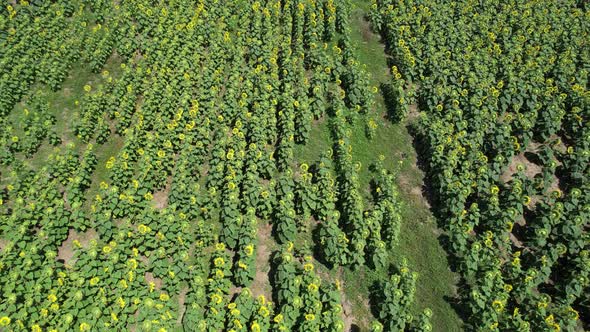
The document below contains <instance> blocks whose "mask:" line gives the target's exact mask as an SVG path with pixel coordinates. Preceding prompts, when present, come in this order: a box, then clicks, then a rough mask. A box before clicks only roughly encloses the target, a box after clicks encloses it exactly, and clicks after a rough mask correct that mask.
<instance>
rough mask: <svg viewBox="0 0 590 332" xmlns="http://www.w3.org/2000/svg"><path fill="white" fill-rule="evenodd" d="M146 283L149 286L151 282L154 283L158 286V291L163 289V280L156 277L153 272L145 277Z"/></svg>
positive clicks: (147, 273)
mask: <svg viewBox="0 0 590 332" xmlns="http://www.w3.org/2000/svg"><path fill="white" fill-rule="evenodd" d="M144 278H145V281H146V283H147V284H148V285H149V283H150V282H153V283H154V284H155V285H156V287H155V288H156V289H158V290H159V289H162V279H160V278H156V277H154V274H153V273H151V272H146V273H145V275H144Z"/></svg>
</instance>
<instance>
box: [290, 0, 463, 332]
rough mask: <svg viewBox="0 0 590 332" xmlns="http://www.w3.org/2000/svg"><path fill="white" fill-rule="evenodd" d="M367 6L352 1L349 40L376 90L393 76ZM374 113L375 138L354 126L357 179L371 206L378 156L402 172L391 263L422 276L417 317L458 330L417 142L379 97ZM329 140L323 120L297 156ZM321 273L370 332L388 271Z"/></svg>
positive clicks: (308, 158)
mask: <svg viewBox="0 0 590 332" xmlns="http://www.w3.org/2000/svg"><path fill="white" fill-rule="evenodd" d="M369 6H370V3H368V2H365V1H362V0H354V1H353V12H352V17H351V20H350V24H351V37H352V40H353V43H354V45H355V47H356V55H357V57H358V59H359V61H360V62H361V63H362V64H363V65H364V66H365V69H366V70H367V72H369V73H370V74H371V84H372V85H373V86H377V87H378V86H379V85H380V84H381V83H387V82H388V81H389V79H390V77H389V69H388V65H387V60H386V54H385V51H384V47H383V45H382V44H381V43H380V41H379V40H380V38H379V36H378V35H376V34H374V33H372V32H371V31H370V30H369V24H368V22H366V20H365V19H364V13H366V12H367V11H368V8H369ZM375 112H376V115H378V117H377V118H378V119H379V121H378V122H379V128H378V129H377V133H376V135H375V139H374V140H372V141H370V140H368V139H367V138H366V136H365V128H364V123H363V121H362V120H359V121H358V122H357V123H356V125H355V126H354V128H353V132H352V141H353V143H352V144H353V155H354V161H355V162H357V161H358V162H361V164H362V165H363V167H362V170H361V172H360V174H359V180H360V185H361V188H362V191H363V194H364V196H365V198H367V200H366V201H365V202H366V204H365V206H368V202H369V201H368V199H369V198H370V194H369V183H370V180H371V178H372V174H371V173H370V172H369V170H368V166H369V165H370V164H372V163H373V162H374V161H375V160H376V159H377V157H378V156H379V155H384V156H385V162H384V163H385V165H386V166H387V167H388V168H389V169H390V170H395V171H396V172H397V174H398V187H399V192H400V197H401V198H402V200H403V201H402V216H403V224H402V227H401V236H400V243H399V245H398V247H397V248H394V249H393V250H392V252H391V253H390V257H389V262H390V263H391V264H395V263H396V262H399V261H400V260H401V259H402V258H404V257H405V258H406V259H407V260H408V264H409V267H410V269H411V270H413V271H416V272H418V273H419V278H418V282H417V290H416V296H415V303H414V308H413V309H414V313H415V314H416V315H417V314H418V313H419V312H421V311H422V310H423V309H424V308H426V307H428V308H431V309H432V310H433V312H434V316H433V318H432V323H433V327H434V330H435V331H460V330H461V329H462V322H461V319H460V318H459V316H458V315H457V313H456V312H455V311H454V309H453V308H452V307H451V305H450V304H449V302H448V301H447V297H448V298H451V297H454V292H455V290H454V286H455V280H456V275H455V274H454V273H453V272H452V271H451V270H450V267H449V265H448V262H447V258H446V252H445V251H444V249H443V248H442V247H441V245H440V243H439V241H438V234H439V231H438V229H437V227H436V223H435V221H434V217H433V216H432V214H431V212H430V210H429V207H428V204H427V202H426V199H425V198H424V197H422V195H421V191H422V186H423V180H424V179H423V178H424V175H423V173H422V172H421V171H420V169H419V168H418V167H417V165H416V164H417V156H416V152H415V150H414V147H413V145H412V141H413V138H412V136H411V135H410V134H409V133H408V130H407V125H409V124H410V123H409V122H403V123H399V124H394V123H391V122H390V121H389V120H387V119H386V117H385V115H386V108H385V104H384V101H383V97H382V96H381V95H378V96H377V98H376V103H375ZM331 142H332V140H331V136H330V130H329V127H328V125H327V121H320V122H319V123H318V124H315V125H314V127H313V129H312V132H311V135H310V142H309V143H308V144H307V145H305V146H297V147H296V149H295V158H296V160H298V161H300V162H308V163H313V162H316V161H317V160H318V158H319V155H320V153H322V152H323V151H325V150H326V149H328V148H330V147H331ZM319 270H320V271H322V274H327V275H329V276H330V277H331V278H338V279H341V281H342V282H343V285H344V294H345V298H346V300H348V301H350V306H351V310H352V315H353V316H354V322H353V324H354V325H356V326H357V327H359V328H360V329H361V331H366V330H368V327H369V324H370V322H371V321H372V320H373V319H374V318H373V316H372V314H371V311H370V308H369V305H368V299H369V297H368V293H369V288H370V287H371V285H373V284H374V283H376V282H378V281H380V280H384V279H385V278H388V275H387V272H386V271H371V270H370V269H367V268H362V269H360V270H359V271H351V270H350V269H348V268H343V269H339V270H336V269H335V270H333V271H328V270H327V269H326V268H325V267H320V268H319Z"/></svg>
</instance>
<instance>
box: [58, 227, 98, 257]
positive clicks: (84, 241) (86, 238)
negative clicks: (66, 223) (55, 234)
mask: <svg viewBox="0 0 590 332" xmlns="http://www.w3.org/2000/svg"><path fill="white" fill-rule="evenodd" d="M96 239H98V233H96V231H95V230H94V229H89V230H87V231H86V232H83V233H78V232H76V231H75V230H74V229H70V231H69V232H68V238H67V239H66V240H65V241H64V242H63V243H62V244H61V246H59V247H58V248H57V259H58V260H63V261H64V264H66V265H73V264H74V263H75V260H74V253H75V248H76V246H75V245H74V241H78V242H80V245H81V246H82V247H83V248H87V247H88V244H89V243H90V241H91V240H96Z"/></svg>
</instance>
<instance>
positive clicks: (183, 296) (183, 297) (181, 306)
mask: <svg viewBox="0 0 590 332" xmlns="http://www.w3.org/2000/svg"><path fill="white" fill-rule="evenodd" d="M186 293H188V287H184V288H183V289H181V290H180V294H178V320H177V321H176V324H178V325H182V318H183V317H184V312H185V311H186V306H185V305H184V303H185V300H186Z"/></svg>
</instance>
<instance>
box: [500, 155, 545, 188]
mask: <svg viewBox="0 0 590 332" xmlns="http://www.w3.org/2000/svg"><path fill="white" fill-rule="evenodd" d="M518 165H524V167H525V170H524V174H525V175H526V176H527V177H529V178H533V177H534V176H535V175H537V174H539V173H541V167H540V166H539V165H537V164H534V163H532V162H530V161H529V160H528V159H527V158H526V157H525V156H524V153H520V154H518V155H516V156H514V157H513V158H512V161H511V162H510V165H509V166H508V168H507V169H506V170H505V171H504V173H502V175H501V176H500V179H501V180H502V182H504V183H506V182H509V181H510V180H511V179H512V176H513V175H514V174H515V173H517V170H516V168H517V167H518Z"/></svg>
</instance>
